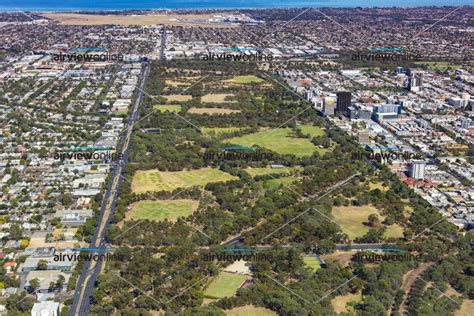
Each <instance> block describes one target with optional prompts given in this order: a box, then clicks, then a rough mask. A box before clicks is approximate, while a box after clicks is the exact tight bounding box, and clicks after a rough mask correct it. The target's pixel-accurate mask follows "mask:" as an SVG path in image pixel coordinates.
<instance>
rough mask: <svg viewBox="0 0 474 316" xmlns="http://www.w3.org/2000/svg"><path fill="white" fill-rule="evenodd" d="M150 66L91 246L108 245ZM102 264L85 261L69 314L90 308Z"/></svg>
mask: <svg viewBox="0 0 474 316" xmlns="http://www.w3.org/2000/svg"><path fill="white" fill-rule="evenodd" d="M148 71H149V67H148V64H144V67H143V68H142V73H141V75H140V81H139V84H138V86H139V87H140V89H138V90H137V91H138V94H137V97H136V99H135V103H134V105H133V109H132V113H131V114H130V116H129V118H128V121H127V128H126V133H125V137H124V138H123V142H122V146H121V147H120V151H119V152H120V153H122V154H123V160H122V161H116V162H115V164H114V167H113V168H114V169H113V171H112V178H111V181H110V183H109V185H108V187H107V189H106V191H105V196H104V200H103V202H102V207H101V215H100V217H99V226H98V228H97V230H96V232H95V234H94V237H93V238H92V242H91V244H90V247H91V248H100V249H101V250H102V249H103V251H105V250H106V249H107V242H106V240H105V235H106V232H107V229H108V226H109V222H110V219H111V216H112V214H113V212H114V210H115V207H116V204H117V199H118V192H119V190H120V186H121V184H122V173H123V172H124V171H125V168H126V166H127V161H128V155H129V152H130V140H131V138H132V132H133V124H134V123H135V121H136V120H137V119H138V114H139V108H140V104H141V102H142V99H143V92H142V91H143V90H144V87H145V81H146V77H147V76H148ZM102 268H103V261H94V260H91V261H86V262H84V267H83V270H82V273H81V275H80V277H79V280H78V282H77V286H76V290H75V293H74V302H73V304H72V306H71V310H70V312H69V316H78V315H81V316H82V315H87V314H88V312H89V308H90V301H91V296H92V290H93V289H94V287H95V282H96V280H97V276H98V275H99V273H100V272H101V270H102Z"/></svg>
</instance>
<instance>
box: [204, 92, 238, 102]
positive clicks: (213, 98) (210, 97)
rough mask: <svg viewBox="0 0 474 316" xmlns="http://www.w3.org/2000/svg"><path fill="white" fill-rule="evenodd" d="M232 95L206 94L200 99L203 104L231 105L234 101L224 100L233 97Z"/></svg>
mask: <svg viewBox="0 0 474 316" xmlns="http://www.w3.org/2000/svg"><path fill="white" fill-rule="evenodd" d="M233 96H234V94H231V93H215V94H206V95H203V96H202V97H201V102H203V103H232V102H235V101H232V100H226V98H227V97H233Z"/></svg>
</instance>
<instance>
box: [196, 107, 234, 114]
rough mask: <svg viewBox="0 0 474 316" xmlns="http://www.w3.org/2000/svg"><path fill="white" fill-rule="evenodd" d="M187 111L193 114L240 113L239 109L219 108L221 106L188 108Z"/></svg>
mask: <svg viewBox="0 0 474 316" xmlns="http://www.w3.org/2000/svg"><path fill="white" fill-rule="evenodd" d="M188 113H193V114H209V115H213V114H222V115H226V114H234V113H240V110H232V109H221V108H194V107H192V108H189V110H188Z"/></svg>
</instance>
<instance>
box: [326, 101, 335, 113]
mask: <svg viewBox="0 0 474 316" xmlns="http://www.w3.org/2000/svg"><path fill="white" fill-rule="evenodd" d="M335 109H336V107H335V105H334V103H332V104H327V103H326V102H325V103H324V105H323V113H324V115H327V116H334V112H335Z"/></svg>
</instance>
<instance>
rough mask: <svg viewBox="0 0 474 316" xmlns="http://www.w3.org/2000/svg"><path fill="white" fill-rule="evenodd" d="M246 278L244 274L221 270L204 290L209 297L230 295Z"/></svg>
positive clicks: (233, 293) (232, 294)
mask: <svg viewBox="0 0 474 316" xmlns="http://www.w3.org/2000/svg"><path fill="white" fill-rule="evenodd" d="M246 279H247V276H246V275H242V274H236V273H228V272H221V273H219V275H218V276H217V277H216V278H215V279H214V280H212V282H211V283H210V284H209V286H208V287H207V288H206V290H205V291H204V296H206V297H209V298H223V297H232V296H234V295H235V293H236V292H237V290H238V289H239V288H240V286H241V285H242V283H244V281H245V280H246Z"/></svg>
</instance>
